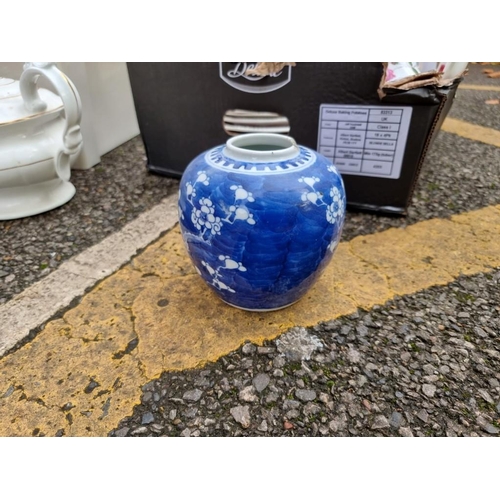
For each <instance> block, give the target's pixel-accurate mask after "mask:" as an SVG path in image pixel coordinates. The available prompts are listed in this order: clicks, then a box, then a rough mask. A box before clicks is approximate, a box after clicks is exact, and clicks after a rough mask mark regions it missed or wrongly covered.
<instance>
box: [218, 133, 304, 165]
mask: <svg viewBox="0 0 500 500" xmlns="http://www.w3.org/2000/svg"><path fill="white" fill-rule="evenodd" d="M223 154H224V156H226V157H228V158H230V159H232V160H238V161H246V162H251V163H275V162H281V161H286V160H291V159H292V158H296V157H297V156H298V155H299V154H300V150H299V147H298V146H297V143H296V142H295V140H294V139H293V138H291V137H289V136H286V135H281V134H262V133H260V134H259V133H250V134H241V135H238V136H236V137H232V138H231V139H229V140H228V141H227V142H226V146H225V147H224V151H223Z"/></svg>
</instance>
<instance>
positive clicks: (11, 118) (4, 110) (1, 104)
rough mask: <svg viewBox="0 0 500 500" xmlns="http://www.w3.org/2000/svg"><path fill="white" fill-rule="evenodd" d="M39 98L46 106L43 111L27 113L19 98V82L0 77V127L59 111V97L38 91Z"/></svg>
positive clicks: (22, 101) (60, 104) (60, 103)
mask: <svg viewBox="0 0 500 500" xmlns="http://www.w3.org/2000/svg"><path fill="white" fill-rule="evenodd" d="M38 92H39V94H40V98H41V99H42V100H43V101H44V102H45V103H46V104H47V107H46V108H45V109H44V110H43V111H38V112H36V111H28V109H27V108H26V107H25V106H24V100H23V98H22V96H21V90H20V88H19V81H18V80H13V79H11V78H3V77H0V126H1V125H7V124H9V123H14V122H18V121H22V120H30V119H32V118H36V117H38V116H41V115H47V114H50V113H54V112H57V111H60V110H61V109H62V108H63V103H62V100H61V98H60V97H59V96H57V95H55V94H54V93H53V92H51V91H50V90H47V89H39V91H38Z"/></svg>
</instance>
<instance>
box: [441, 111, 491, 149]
mask: <svg viewBox="0 0 500 500" xmlns="http://www.w3.org/2000/svg"><path fill="white" fill-rule="evenodd" d="M441 130H444V131H445V132H450V133H452V134H456V135H459V136H460V137H465V138H466V139H472V140H473V141H479V142H483V143H484V144H490V145H492V146H496V147H497V148H500V131H498V130H495V129H492V128H488V127H481V126H480V125H474V124H473V123H468V122H465V121H463V120H457V119H456V118H449V117H448V118H446V119H445V121H444V122H443V125H442V127H441Z"/></svg>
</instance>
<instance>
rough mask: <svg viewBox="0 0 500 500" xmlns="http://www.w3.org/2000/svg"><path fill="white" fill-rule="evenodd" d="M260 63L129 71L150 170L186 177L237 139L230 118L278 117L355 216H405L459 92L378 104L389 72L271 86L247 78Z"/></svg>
mask: <svg viewBox="0 0 500 500" xmlns="http://www.w3.org/2000/svg"><path fill="white" fill-rule="evenodd" d="M255 64H256V63H128V71H129V76H130V82H131V87H132V93H133V97H134V102H135V107H136V112H137V118H138V122H139V127H140V131H141V135H142V139H143V141H144V145H145V148H146V153H147V158H148V160H147V167H148V169H149V170H150V171H151V172H153V173H156V174H161V175H165V176H170V177H177V178H178V177H180V176H182V173H183V172H184V169H185V168H186V166H187V165H188V164H189V162H190V161H191V160H192V159H193V158H194V157H195V156H197V155H198V154H200V153H201V152H203V151H205V150H207V149H210V148H212V147H214V146H216V145H219V144H222V143H224V142H226V140H227V139H228V138H229V135H228V133H227V132H226V131H225V129H224V126H223V117H224V115H225V113H226V112H227V111H228V110H235V109H236V110H249V111H260V112H273V113H277V114H279V115H282V116H284V117H286V118H287V119H288V122H289V126H290V131H289V135H291V136H292V137H293V138H294V139H295V140H296V141H297V143H299V144H302V145H304V146H307V147H309V148H312V149H315V150H317V151H319V152H320V153H322V154H324V155H325V156H327V157H330V158H331V159H332V161H333V163H334V164H335V165H336V166H337V168H338V169H339V171H340V173H341V174H342V177H343V179H344V183H345V187H346V194H347V202H348V207H349V208H350V209H362V210H369V211H374V212H382V213H394V214H403V215H404V214H405V213H406V210H407V208H408V206H409V203H410V201H411V196H412V193H413V189H414V187H415V184H416V182H417V179H418V174H419V171H420V169H421V167H422V163H423V161H424V159H425V156H426V153H427V151H428V148H429V147H430V145H431V144H432V141H433V139H434V137H435V136H436V133H437V131H438V130H439V127H440V124H441V122H442V120H443V119H444V117H445V116H446V114H447V112H448V110H449V108H450V106H451V102H452V98H453V97H454V94H455V91H456V88H457V86H458V83H456V84H453V85H452V86H450V87H446V88H444V87H443V88H438V87H422V88H417V89H413V90H407V91H402V90H397V89H391V90H386V95H385V97H384V98H383V99H380V97H379V95H378V93H377V90H378V88H379V85H380V82H381V78H382V74H383V66H382V64H381V63H377V62H368V63H359V62H358V63H300V62H299V63H296V65H295V66H285V67H284V68H283V69H282V70H281V71H277V72H275V73H272V74H270V75H268V76H264V77H262V76H253V75H252V74H251V71H250V72H249V71H248V70H249V68H250V69H251V68H252V65H255Z"/></svg>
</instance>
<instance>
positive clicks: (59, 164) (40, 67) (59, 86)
mask: <svg viewBox="0 0 500 500" xmlns="http://www.w3.org/2000/svg"><path fill="white" fill-rule="evenodd" d="M40 75H43V76H45V77H46V78H47V79H48V80H49V81H50V83H52V85H53V86H54V87H55V89H56V91H57V93H58V94H59V96H60V97H61V99H62V102H63V104H64V115H65V117H66V124H65V127H64V132H63V138H62V139H63V147H62V148H61V150H60V151H59V154H58V157H57V159H56V171H57V174H58V175H59V177H60V178H61V179H62V180H65V181H67V180H69V178H70V176H71V171H70V155H74V154H77V153H78V152H79V151H80V149H81V147H82V143H83V138H82V133H81V131H80V120H81V117H82V102H81V100H80V95H79V94H78V91H77V90H76V88H75V86H74V85H73V82H72V81H71V80H70V79H69V78H68V77H67V76H66V75H65V74H64V73H63V72H62V71H61V70H60V69H59V68H58V67H57V66H56V65H55V63H53V62H43V63H31V62H29V63H26V64H25V65H24V71H23V73H22V75H21V78H20V80H19V86H20V88H21V95H22V96H23V99H24V105H25V107H26V108H27V109H28V110H29V111H33V112H40V111H44V110H45V109H46V107H47V104H46V103H45V102H44V101H42V99H41V98H40V95H39V94H38V86H37V82H38V78H39V76H40Z"/></svg>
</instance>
